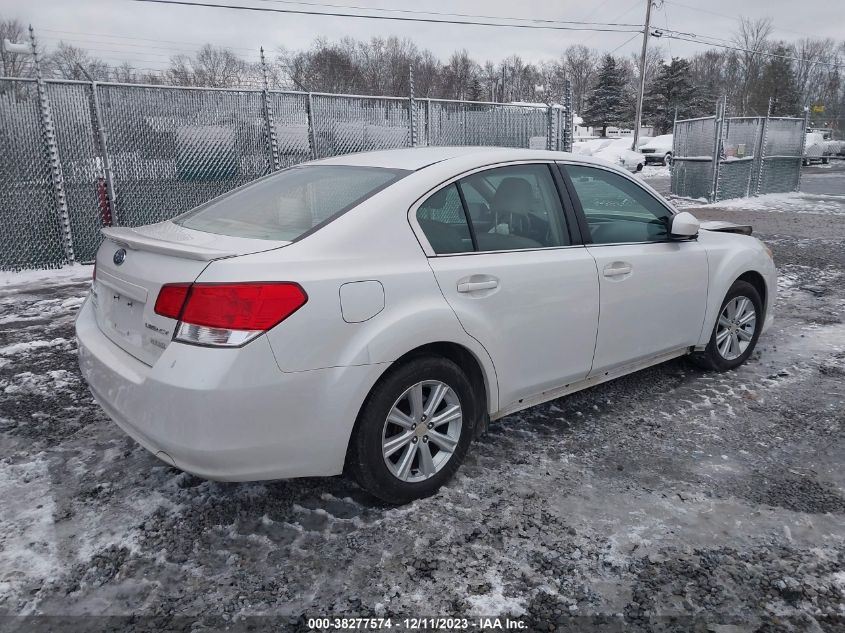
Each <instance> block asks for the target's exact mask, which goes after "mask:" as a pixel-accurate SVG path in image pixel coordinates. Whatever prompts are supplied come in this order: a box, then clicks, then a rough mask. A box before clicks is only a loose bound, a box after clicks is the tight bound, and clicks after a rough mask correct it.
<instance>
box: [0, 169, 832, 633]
mask: <svg viewBox="0 0 845 633" xmlns="http://www.w3.org/2000/svg"><path fill="white" fill-rule="evenodd" d="M834 176H835V177H837V178H839V177H843V176H838V175H835V174H832V176H831V178H833V177H834ZM840 184H841V183H840ZM836 186H838V185H836ZM790 209H791V210H789V209H788V210H781V211H780V212H777V213H771V212H766V211H760V210H757V211H753V212H749V211H743V210H742V209H737V208H732V209H721V210H720V209H718V208H713V207H707V208H706V209H701V210H695V211H694V212H695V213H697V214H699V215H701V216H702V217H703V218H707V219H710V218H725V219H729V220H734V221H743V222H749V221H750V222H751V223H753V224H754V225H755V232H756V233H757V234H758V235H760V236H761V237H763V238H764V239H765V240H766V241H767V242H768V243H769V244H770V245H771V246H772V248H773V250H774V252H775V258H776V260H777V262H778V265H779V268H780V272H781V277H780V281H779V285H780V297H779V301H778V305H777V320H776V324H775V326H774V327H773V329H772V330H771V331H770V332H768V333H767V334H766V335H764V336H763V337H762V338H761V340H760V344H759V346H758V350H757V352H755V354H754V356H753V357H752V359H751V360H750V361H749V363H748V364H747V365H745V366H744V367H742V368H740V369H739V370H737V371H735V372H732V373H727V374H713V373H706V372H702V371H700V370H698V369H695V368H693V367H692V366H690V365H689V364H687V363H686V362H684V361H683V360H678V361H673V362H669V363H666V364H664V365H661V366H658V367H654V368H651V369H648V370H646V371H643V372H640V373H638V374H636V375H632V376H629V377H626V378H623V379H620V380H617V381H615V382H612V383H608V384H605V385H601V386H598V387H595V388H593V389H590V390H588V391H585V392H581V393H578V394H575V395H572V396H569V397H567V398H563V399H560V400H556V401H554V402H550V403H548V404H545V405H542V406H538V407H535V408H533V409H530V410H528V411H526V412H523V413H521V414H519V415H514V416H510V417H508V418H506V419H504V420H501V421H500V422H498V423H496V424H494V425H492V426H491V429H490V431H489V432H488V434H487V435H485V436H484V437H483V438H481V439H480V440H479V441H478V442H477V443H476V444H475V445H474V446H473V449H472V450H471V453H470V455H469V456H468V459H467V462H466V463H465V465H464V466H463V468H462V469H461V470H460V472H459V474H458V476H457V477H456V478H455V480H454V481H453V482H452V483H451V484H450V485H449V486H448V487H446V488H444V489H443V490H442V491H441V492H440V493H439V494H438V495H436V496H435V497H433V498H431V499H427V500H424V501H419V502H415V503H413V504H411V505H409V506H406V507H401V508H391V507H385V506H384V505H381V504H379V503H378V502H376V501H374V500H373V499H372V498H371V497H368V496H367V495H366V494H364V493H363V492H361V491H360V490H359V489H358V488H357V487H356V486H354V485H353V484H351V483H349V482H348V481H346V480H345V479H343V478H331V479H303V480H295V481H279V482H266V483H255V484H221V483H213V482H208V481H203V480H200V479H197V478H195V477H192V476H189V475H187V474H184V473H181V472H179V471H177V470H175V469H173V468H169V467H167V466H165V465H163V464H162V463H160V462H158V461H157V460H156V459H155V458H154V457H153V456H152V455H150V454H149V453H147V452H146V451H145V450H143V449H142V448H140V447H139V446H138V445H136V444H135V443H134V442H133V441H132V440H131V439H129V438H128V437H126V436H125V435H124V434H123V433H122V432H121V431H120V430H119V429H118V428H117V427H116V426H114V425H113V424H112V423H111V422H110V421H109V420H108V419H107V417H106V416H105V414H104V413H103V412H102V411H101V410H100V409H99V408H98V407H97V406H96V405H95V404H94V403H93V401H92V398H91V396H90V395H89V393H88V391H87V390H86V388H85V386H84V384H83V383H82V382H81V380H80V376H79V373H78V371H77V367H76V359H75V343H74V338H73V330H72V326H73V319H74V315H75V312H76V311H77V310H78V308H79V306H80V304H81V302H82V299H83V296H84V294H85V293H86V290H87V286H88V282H87V280H84V279H83V278H82V277H80V276H74V273H70V274H67V275H64V276H63V277H58V276H55V275H53V276H49V277H48V279H45V280H41V281H32V280H29V281H27V282H26V283H20V282H21V281H22V278H20V277H15V276H8V277H7V281H9V282H11V283H7V284H6V285H5V286H0V438H2V441H1V442H0V500H2V507H3V511H2V513H0V616H3V615H5V616H7V617H5V618H3V617H0V627H2V628H4V629H9V630H20V631H30V630H33V629H34V628H37V627H39V626H42V628H43V626H44V625H48V626H47V628H49V626H57V627H58V624H56V623H57V622H58V621H56V620H50V619H48V618H43V617H39V618H35V619H24V618H21V617H20V616H21V615H30V616H49V615H54V616H95V617H94V619H85V618H77V619H72V620H70V621H64V622H63V623H62V627H60V628H61V629H62V630H68V629H67V627H68V626H70V624H76V625H77V630H94V629H102V628H108V627H112V628H113V629H114V630H124V629H133V628H134V629H135V630H142V629H143V630H146V629H147V628H151V629H155V630H166V629H167V627H171V628H182V627H186V628H191V627H193V628H194V629H195V630H221V629H223V628H226V627H228V628H229V630H247V629H250V627H252V628H251V629H250V630H258V629H260V628H264V627H267V626H272V627H274V630H278V631H281V630H308V629H307V625H306V618H307V617H314V616H327V615H347V616H349V615H361V616H364V615H373V616H381V617H386V616H392V617H393V618H394V622H395V621H396V619H397V618H400V617H403V616H420V615H427V616H448V615H467V614H474V615H500V616H504V615H508V614H509V615H513V616H515V617H518V618H520V620H521V622H523V624H524V625H525V626H526V628H525V629H523V630H530V631H551V630H567V631H569V630H571V631H587V630H614V631H620V630H633V631H652V630H660V631H664V630H665V631H670V630H671V631H675V630H679V631H680V630H683V631H688V630H700V631H718V632H722V633H729V632H740V631H841V630H845V521H844V520H843V519H845V469H843V467H842V464H843V461H844V460H845V434H843V429H845V411H843V409H844V408H843V400H845V323H843V321H842V317H843V312H845V286H844V285H843V280H845V199H843V213H842V214H836V213H828V214H825V215H817V214H812V213H798V212H795V210H794V209H792V208H791V207H790ZM84 274H85V275H87V274H88V273H87V272H85V273H84ZM10 616H17V617H10ZM104 616H110V617H104ZM259 616H266V617H259ZM269 616H272V617H269ZM69 622H70V624H69Z"/></svg>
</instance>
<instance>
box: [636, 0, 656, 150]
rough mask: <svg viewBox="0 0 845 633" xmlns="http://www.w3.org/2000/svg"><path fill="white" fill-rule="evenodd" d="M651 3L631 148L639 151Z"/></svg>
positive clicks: (648, 9)
mask: <svg viewBox="0 0 845 633" xmlns="http://www.w3.org/2000/svg"><path fill="white" fill-rule="evenodd" d="M651 3H652V0H645V4H646V8H645V28H644V29H643V51H642V53H640V94H639V95H637V117H636V120H635V121H634V142H633V144H632V145H631V149H632V150H634V151H635V152H636V151H637V143H638V142H639V140H640V125H641V124H642V120H643V97H644V96H645V56H646V51H648V35H649V30H650V29H651Z"/></svg>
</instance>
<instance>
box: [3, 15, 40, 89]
mask: <svg viewBox="0 0 845 633" xmlns="http://www.w3.org/2000/svg"><path fill="white" fill-rule="evenodd" d="M3 40H9V41H10V42H20V43H24V42H28V41H29V34H28V33H27V32H26V28H25V27H24V25H23V24H22V23H21V22H20V21H18V20H14V19H10V20H3V19H0V43H2V42H3ZM0 63H2V73H3V77H29V76H31V75H32V57H31V56H30V55H27V54H25V53H10V52H8V51H6V50H5V48H4V47H2V46H0Z"/></svg>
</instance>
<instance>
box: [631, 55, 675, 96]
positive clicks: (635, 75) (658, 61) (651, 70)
mask: <svg viewBox="0 0 845 633" xmlns="http://www.w3.org/2000/svg"><path fill="white" fill-rule="evenodd" d="M665 57H666V52H665V51H664V50H663V48H661V47H660V46H652V47H649V49H648V51H647V52H646V58H645V91H646V93H648V92H650V91H651V89H652V86H653V85H654V80H655V79H656V78H657V76H658V75H659V74H660V69H661V68H662V67H663V60H664V59H665ZM626 61H628V62H630V65H629V64H627V63H626V64H625V65H624V67H625V68H626V69H628V70H629V71H630V73H629V75H628V77H629V81H628V90H629V91H630V92H631V94H637V93H639V91H640V72H641V70H640V54H639V53H631V55H630V57H629V58H628V60H626ZM667 63H668V62H667Z"/></svg>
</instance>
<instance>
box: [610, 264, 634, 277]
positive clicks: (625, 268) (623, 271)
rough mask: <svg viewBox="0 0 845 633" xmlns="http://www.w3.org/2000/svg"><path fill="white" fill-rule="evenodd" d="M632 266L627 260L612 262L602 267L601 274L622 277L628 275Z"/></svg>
mask: <svg viewBox="0 0 845 633" xmlns="http://www.w3.org/2000/svg"><path fill="white" fill-rule="evenodd" d="M632 270H633V267H632V266H631V264H629V263H627V262H613V263H612V264H608V265H607V266H605V267H604V270H603V271H602V274H603V275H604V276H605V277H622V276H624V275H630V274H631V271H632Z"/></svg>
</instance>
